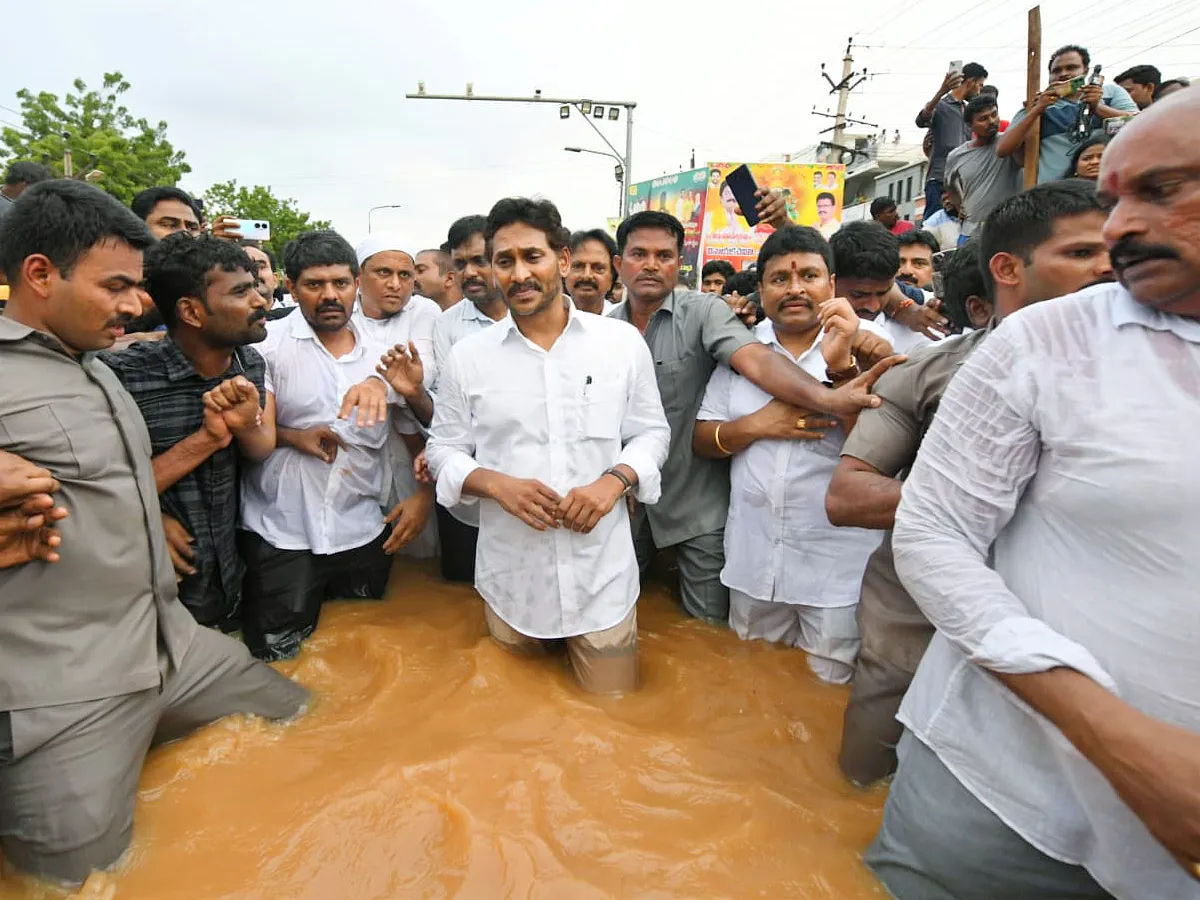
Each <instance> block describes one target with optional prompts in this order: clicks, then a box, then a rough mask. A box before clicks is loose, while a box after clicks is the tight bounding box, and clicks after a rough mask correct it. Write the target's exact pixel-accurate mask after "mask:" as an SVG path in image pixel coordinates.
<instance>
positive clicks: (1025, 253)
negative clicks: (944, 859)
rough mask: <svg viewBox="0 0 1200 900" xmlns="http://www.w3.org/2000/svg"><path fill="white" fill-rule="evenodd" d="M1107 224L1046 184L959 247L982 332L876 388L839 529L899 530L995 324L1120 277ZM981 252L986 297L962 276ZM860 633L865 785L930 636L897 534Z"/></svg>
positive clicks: (885, 749)
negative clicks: (924, 464) (899, 569)
mask: <svg viewBox="0 0 1200 900" xmlns="http://www.w3.org/2000/svg"><path fill="white" fill-rule="evenodd" d="M1103 225H1104V212H1103V210H1101V208H1100V204H1099V202H1098V201H1097V199H1096V193H1095V189H1094V188H1093V187H1092V185H1091V184H1088V183H1086V182H1081V181H1068V182H1056V183H1053V184H1046V185H1042V186H1040V187H1037V188H1034V189H1033V190H1031V191H1027V192H1025V193H1024V194H1019V195H1018V196H1016V197H1012V198H1010V199H1008V200H1006V201H1004V202H1003V203H1001V204H1000V205H999V206H998V207H996V209H995V210H993V212H992V215H991V217H990V218H988V220H987V222H986V223H985V227H984V229H983V230H982V232H981V234H980V235H979V236H978V237H976V238H973V239H972V241H971V242H970V243H969V244H968V245H967V246H966V247H964V248H962V249H960V250H958V251H956V252H955V254H954V256H953V258H952V260H951V263H950V265H948V266H947V269H946V271H945V273H944V274H945V280H946V285H945V287H946V297H945V304H946V307H947V309H946V312H947V314H948V315H951V316H953V317H955V318H957V319H958V320H959V321H960V322H962V323H963V324H967V323H968V322H969V323H970V324H971V325H972V326H974V327H976V328H978V329H980V330H977V331H973V332H971V333H970V334H967V335H964V336H963V337H961V338H958V339H954V340H947V341H943V342H940V343H939V344H937V345H936V346H934V347H931V348H929V349H928V350H925V351H923V352H922V353H920V354H918V355H916V356H914V358H913V359H912V360H910V361H909V362H907V363H905V364H904V365H902V366H897V367H896V368H895V369H894V370H893V371H892V372H889V373H888V374H887V375H886V376H885V377H883V378H881V379H879V384H878V385H877V386H876V388H875V390H876V393H877V394H879V396H880V397H881V398H882V399H883V405H882V406H880V407H879V408H878V409H872V410H867V411H865V412H863V414H862V415H860V416H859V417H858V424H857V425H856V426H855V429H854V431H853V432H852V433H851V434H850V436H849V438H847V439H846V444H845V446H844V447H843V448H842V459H841V462H840V463H839V464H838V468H837V471H836V472H835V473H834V476H833V480H832V482H831V483H830V486H829V493H828V495H827V496H826V498H825V512H826V514H827V515H828V517H829V521H830V522H832V523H833V524H834V525H840V526H850V527H855V528H870V529H876V530H879V531H885V532H887V530H888V529H890V528H891V527H892V524H893V522H894V520H895V514H896V505H897V504H898V503H899V502H900V488H901V481H900V478H901V477H902V476H903V475H904V473H905V472H906V471H907V470H908V469H909V468H910V467H911V466H912V463H913V460H914V459H915V458H916V455H917V451H918V450H919V449H920V447H921V441H922V438H923V437H924V435H925V431H926V430H927V429H928V428H929V425H930V423H931V422H932V421H933V417H934V415H935V413H937V410H938V405H939V403H940V401H941V399H942V394H943V392H944V391H945V390H946V385H947V384H948V383H949V381H950V379H951V378H952V377H953V376H954V373H955V372H956V371H958V367H959V366H960V365H962V362H963V360H964V359H966V358H967V356H968V355H969V354H970V353H972V352H974V350H975V348H976V347H977V346H979V343H980V342H981V341H983V340H984V339H985V338H987V336H988V334H989V333H990V329H989V328H988V327H987V326H988V320H994V321H997V322H998V321H1001V320H1003V319H1004V318H1005V317H1007V316H1008V315H1010V314H1012V313H1015V312H1016V311H1017V310H1019V309H1023V308H1024V307H1026V306H1029V305H1031V304H1034V303H1040V302H1041V301H1043V300H1050V299H1052V298H1054V297H1059V296H1063V295H1066V294H1070V293H1073V292H1074V291H1077V290H1080V289H1081V288H1083V287H1086V286H1088V285H1091V284H1094V283H1096V282H1107V281H1111V280H1112V277H1113V276H1112V266H1111V264H1110V262H1109V258H1108V251H1107V248H1106V247H1105V245H1104V237H1103V234H1102V232H1101V229H1102V227H1103ZM975 244H978V250H977V251H976V250H975V249H974V247H973V245H975ZM972 253H975V254H976V256H977V259H978V260H979V268H978V274H979V276H981V277H982V281H983V287H982V290H981V289H980V287H979V285H978V284H977V282H976V281H975V279H973V278H970V277H967V278H961V279H960V278H959V277H958V275H957V273H956V271H955V270H956V269H957V268H958V266H959V265H960V264H961V263H962V262H964V261H966V260H967V259H968V258H969V256H970V254H972ZM960 257H961V259H960ZM984 260H986V261H987V264H986V265H984V264H983V261H984ZM981 295H982V296H981ZM985 312H986V314H987V317H986V319H985V318H983V317H982V315H981V314H982V313H985ZM964 320H965V321H964ZM858 628H859V633H860V635H861V637H862V648H861V650H860V652H859V656H858V664H857V668H856V669H855V673H854V679H853V682H852V691H851V694H850V702H849V704H848V705H847V707H846V716H845V725H844V728H843V732H842V749H841V756H840V758H839V764H840V765H841V768H842V772H843V773H845V775H846V777H847V778H849V779H850V780H851V781H853V782H855V783H857V784H860V785H866V784H871V783H873V782H875V781H878V780H880V779H882V778H885V777H886V776H887V775H889V774H891V772H893V771H894V770H895V768H896V742H897V741H898V740H899V739H900V735H901V732H902V729H901V726H900V725H899V723H897V722H896V710H897V709H898V708H899V706H900V701H901V699H902V698H903V697H904V692H905V690H907V688H908V685H909V684H910V683H911V681H912V677H913V673H914V672H915V671H916V670H917V664H918V663H919V662H920V661H921V656H922V655H923V654H924V652H925V647H926V646H927V645H928V644H929V638H930V637H931V636H932V634H933V627H932V626H931V625H930V624H929V622H928V621H927V620H926V619H925V617H924V616H923V615H922V614H921V612H920V610H918V609H917V607H916V604H914V603H913V600H912V598H911V597H909V596H908V594H907V593H906V592H905V591H904V588H903V587H902V586H901V585H900V582H899V580H898V579H897V578H896V571H895V568H894V564H893V562H892V540H891V534H890V532H888V533H885V534H884V537H883V543H882V544H881V545H880V548H879V549H878V550H877V551H876V552H875V554H874V555H873V556H872V557H871V560H870V562H869V563H868V564H867V569H866V573H865V574H864V576H863V579H862V593H861V596H860V598H859V604H858Z"/></svg>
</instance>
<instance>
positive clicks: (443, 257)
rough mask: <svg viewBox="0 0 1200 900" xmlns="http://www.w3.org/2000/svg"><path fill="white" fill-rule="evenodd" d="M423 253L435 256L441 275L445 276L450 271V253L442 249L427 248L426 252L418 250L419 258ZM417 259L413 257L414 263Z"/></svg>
mask: <svg viewBox="0 0 1200 900" xmlns="http://www.w3.org/2000/svg"><path fill="white" fill-rule="evenodd" d="M443 246H444V245H443ZM422 253H432V254H433V258H434V259H436V260H437V267H438V274H439V275H445V274H446V273H447V272H448V271H450V253H449V252H448V251H446V250H444V249H443V248H442V247H427V248H426V249H424V250H418V251H417V256H420V255H421V254H422ZM416 258H417V257H416V256H414V257H413V261H414V262H415V261H416Z"/></svg>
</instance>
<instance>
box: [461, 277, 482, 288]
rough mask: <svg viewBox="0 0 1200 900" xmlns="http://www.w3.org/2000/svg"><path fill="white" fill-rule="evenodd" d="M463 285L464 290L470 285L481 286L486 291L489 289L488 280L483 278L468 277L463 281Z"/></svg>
mask: <svg viewBox="0 0 1200 900" xmlns="http://www.w3.org/2000/svg"><path fill="white" fill-rule="evenodd" d="M462 286H463V290H464V291H465V290H466V289H467V288H469V287H481V288H483V289H484V290H485V291H486V290H487V289H488V286H487V282H486V281H484V280H483V279H482V278H468V279H467V280H466V281H464V282H463V283H462Z"/></svg>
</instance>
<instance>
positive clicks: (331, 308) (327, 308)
mask: <svg viewBox="0 0 1200 900" xmlns="http://www.w3.org/2000/svg"><path fill="white" fill-rule="evenodd" d="M324 312H340V313H343V314H344V313H345V312H346V307H344V306H342V304H340V303H338V302H337V301H336V300H327V301H325V302H324V303H321V304H319V305H318V306H317V314H318V315H319V314H321V313H324Z"/></svg>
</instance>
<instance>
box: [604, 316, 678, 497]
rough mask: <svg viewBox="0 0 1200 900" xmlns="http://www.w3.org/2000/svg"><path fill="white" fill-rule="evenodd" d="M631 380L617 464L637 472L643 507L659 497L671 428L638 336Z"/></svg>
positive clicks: (637, 494) (647, 356)
mask: <svg viewBox="0 0 1200 900" xmlns="http://www.w3.org/2000/svg"><path fill="white" fill-rule="evenodd" d="M631 350H632V356H633V360H632V362H633V377H632V378H631V379H630V381H629V395H628V396H627V397H626V402H625V415H624V417H623V418H622V420H621V441H622V443H623V445H624V446H623V447H622V448H621V453H620V456H618V457H617V463H618V464H619V465H621V464H623V465H626V466H629V468H631V469H633V471H635V472H637V476H638V483H637V488H636V496H637V499H638V500H639V501H640V502H642V503H646V504H651V503H657V502H658V499H659V497H661V496H662V466H663V463H665V462H666V461H667V451H668V450H669V449H670V446H671V426H670V425H668V424H667V417H666V414H665V413H664V412H663V405H662V398H661V397H660V396H659V393H658V380H657V379H656V378H655V376H654V361H653V360H652V359H651V358H650V349H649V348H648V347H647V346H646V342H645V341H643V340H642V338H641V336H640V335H639V336H637V339H636V341H635V342H633V343H632V344H631Z"/></svg>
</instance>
